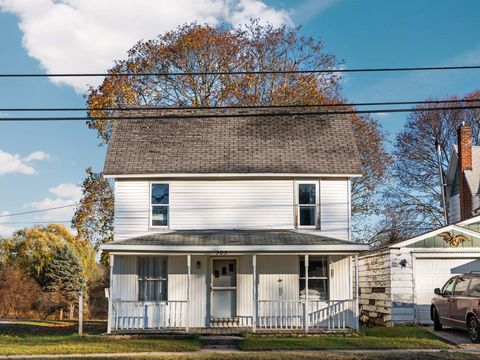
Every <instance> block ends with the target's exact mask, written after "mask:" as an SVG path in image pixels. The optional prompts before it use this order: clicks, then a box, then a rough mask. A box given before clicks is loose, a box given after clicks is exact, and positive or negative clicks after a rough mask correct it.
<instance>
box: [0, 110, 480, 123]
mask: <svg viewBox="0 0 480 360" xmlns="http://www.w3.org/2000/svg"><path fill="white" fill-rule="evenodd" d="M465 109H480V106H442V107H432V108H404V109H376V110H345V111H303V112H285V113H272V112H264V113H246V114H169V115H157V116H148V115H145V116H128V115H127V116H111V117H88V116H87V117H83V116H82V117H80V116H78V117H76V116H59V117H6V118H0V122H7V121H37V122H40V121H87V120H161V119H204V118H207V119H212V118H237V117H265V116H272V115H274V116H314V115H345V114H375V113H400V112H422V111H442V110H465Z"/></svg>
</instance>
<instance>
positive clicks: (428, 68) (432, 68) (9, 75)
mask: <svg viewBox="0 0 480 360" xmlns="http://www.w3.org/2000/svg"><path fill="white" fill-rule="evenodd" d="M474 69H480V65H468V66H467V65H462V66H426V67H388V68H357V69H316V70H263V71H254V70H252V71H200V72H145V73H113V72H112V73H51V74H36V73H23V74H22V73H3V74H0V78H14V77H16V78H20V77H98V76H102V77H103V76H203V75H256V74H258V75H267V74H321V73H329V74H331V73H353V72H392V71H439V70H443V71H446V70H474Z"/></svg>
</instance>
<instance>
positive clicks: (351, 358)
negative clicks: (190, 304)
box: [39, 351, 480, 360]
mask: <svg viewBox="0 0 480 360" xmlns="http://www.w3.org/2000/svg"><path fill="white" fill-rule="evenodd" d="M479 358H480V357H479V356H478V355H474V354H466V353H447V352H444V351H442V352H438V353H400V354H398V353H391V352H379V353H368V354H346V353H323V352H322V353H318V352H294V353H293V352H288V353H279V352H277V353H275V352H240V353H238V352H237V353H235V352H215V353H212V352H210V353H205V352H203V353H192V354H187V355H186V354H178V355H177V354H165V355H142V356H131V357H130V356H129V357H116V358H115V359H122V360H244V359H245V360H291V359H295V360H316V359H319V360H384V359H388V360H475V359H477V360H478V359H479ZM39 359H41V358H39ZM89 359H96V360H111V359H112V358H111V357H109V358H106V357H103V358H102V357H94V358H89ZM69 360H85V358H70V359H69Z"/></svg>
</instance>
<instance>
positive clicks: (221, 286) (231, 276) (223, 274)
mask: <svg viewBox="0 0 480 360" xmlns="http://www.w3.org/2000/svg"><path fill="white" fill-rule="evenodd" d="M236 310H237V262H236V260H223V259H222V260H213V266H212V309H211V317H212V318H213V319H233V318H234V317H235V316H236V315H237V311H236Z"/></svg>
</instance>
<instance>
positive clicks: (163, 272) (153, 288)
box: [138, 256, 168, 301]
mask: <svg viewBox="0 0 480 360" xmlns="http://www.w3.org/2000/svg"><path fill="white" fill-rule="evenodd" d="M167 285H168V284H167V257H166V256H163V257H145V256H141V257H139V258H138V300H139V301H166V300H168V293H167V289H168V286H167Z"/></svg>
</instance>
